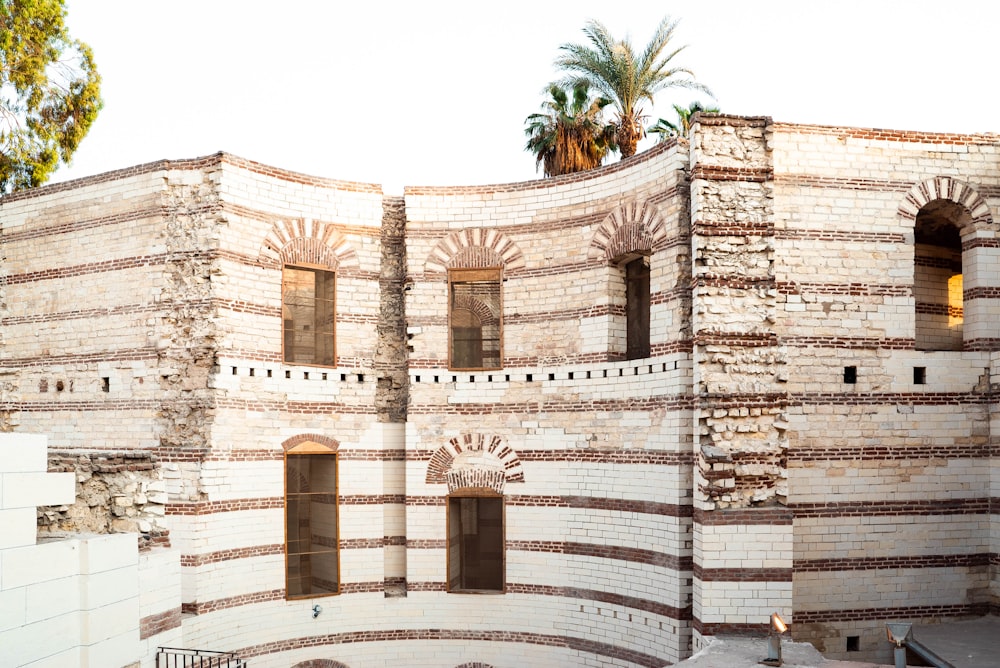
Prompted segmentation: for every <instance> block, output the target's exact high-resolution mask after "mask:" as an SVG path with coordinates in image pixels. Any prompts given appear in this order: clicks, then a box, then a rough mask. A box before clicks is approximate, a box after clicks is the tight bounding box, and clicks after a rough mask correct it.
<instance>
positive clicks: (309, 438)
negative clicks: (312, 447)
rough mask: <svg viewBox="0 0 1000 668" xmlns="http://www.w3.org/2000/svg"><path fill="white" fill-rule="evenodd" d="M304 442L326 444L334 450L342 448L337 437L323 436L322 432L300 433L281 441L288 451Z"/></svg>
mask: <svg viewBox="0 0 1000 668" xmlns="http://www.w3.org/2000/svg"><path fill="white" fill-rule="evenodd" d="M302 443H318V444H320V445H325V446H326V447H328V448H330V449H331V450H333V451H336V450H337V449H339V448H340V442H338V441H337V440H336V439H333V438H330V437H329V436H323V435H322V434H298V435H297V436H292V437H291V438H287V439H285V440H284V441H282V443H281V448H282V449H283V450H284V451H285V452H288V451H289V450H291V449H292V448H294V447H295V446H297V445H301V444H302Z"/></svg>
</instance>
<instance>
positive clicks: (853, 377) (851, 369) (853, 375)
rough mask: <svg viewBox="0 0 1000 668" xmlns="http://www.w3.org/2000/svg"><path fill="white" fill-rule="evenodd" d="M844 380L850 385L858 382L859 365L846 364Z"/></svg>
mask: <svg viewBox="0 0 1000 668" xmlns="http://www.w3.org/2000/svg"><path fill="white" fill-rule="evenodd" d="M844 382H845V383H847V384H848V385H854V384H855V383H857V382H858V367H856V366H845V367H844Z"/></svg>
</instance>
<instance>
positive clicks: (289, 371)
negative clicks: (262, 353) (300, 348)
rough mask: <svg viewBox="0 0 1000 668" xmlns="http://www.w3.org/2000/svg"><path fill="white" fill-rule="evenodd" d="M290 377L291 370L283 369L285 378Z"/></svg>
mask: <svg viewBox="0 0 1000 668" xmlns="http://www.w3.org/2000/svg"><path fill="white" fill-rule="evenodd" d="M291 377H292V372H291V370H286V371H285V378H291Z"/></svg>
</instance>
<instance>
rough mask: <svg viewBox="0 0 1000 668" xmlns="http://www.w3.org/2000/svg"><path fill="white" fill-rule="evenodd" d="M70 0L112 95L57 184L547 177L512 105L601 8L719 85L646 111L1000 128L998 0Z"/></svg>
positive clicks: (388, 183) (637, 39) (542, 79)
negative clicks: (140, 177) (203, 160)
mask: <svg viewBox="0 0 1000 668" xmlns="http://www.w3.org/2000/svg"><path fill="white" fill-rule="evenodd" d="M67 6H68V8H69V27H70V31H71V33H72V34H73V36H75V37H77V38H79V39H81V40H83V41H85V42H87V43H88V44H90V46H91V47H92V48H93V50H94V53H95V57H96V60H97V64H98V69H99V71H100V73H101V75H102V77H103V81H104V83H103V95H104V101H105V104H104V110H103V111H102V112H101V115H100V117H99V118H98V120H97V122H96V124H95V125H94V127H93V128H92V129H91V131H90V134H89V136H88V137H87V138H86V139H85V140H84V142H83V144H82V145H81V147H80V149H79V150H78V151H77V154H76V156H75V158H74V160H73V164H72V166H71V167H69V168H66V167H63V168H62V169H60V171H59V172H58V173H57V174H56V175H55V177H54V179H53V180H54V181H61V180H66V179H70V178H78V177H83V176H89V175H92V174H97V173H100V172H104V171H108V170H112V169H119V168H124V167H129V166H132V165H136V164H140V163H144V162H150V161H154V160H159V159H162V158H194V157H198V156H202V155H207V154H210V153H214V152H216V151H227V152H229V153H233V154H236V155H239V156H241V157H244V158H249V159H251V160H256V161H258V162H263V163H266V164H270V165H273V166H276V167H280V168H284V169H289V170H293V171H298V172H303V173H306V174H312V175H317V176H325V177H330V178H336V179H344V180H349V181H361V182H366V183H381V184H383V185H384V187H385V189H386V191H387V192H389V193H400V192H402V186H403V185H404V184H406V185H465V184H488V183H506V182H512V181H526V180H531V179H535V178H540V176H541V175H540V174H539V173H537V172H536V171H535V162H534V158H533V157H532V156H531V155H530V154H529V153H527V152H525V151H524V148H523V147H524V142H525V136H524V119H525V117H526V116H527V115H528V114H531V113H534V112H536V111H538V110H539V105H540V104H541V102H542V101H543V99H544V95H543V90H544V88H545V86H546V84H547V83H548V82H549V81H551V80H552V79H554V78H556V76H557V72H556V71H555V70H554V68H553V67H552V62H553V60H554V59H555V58H556V56H557V55H558V53H559V50H558V47H559V45H560V44H563V43H565V42H582V41H583V40H584V36H583V34H582V33H581V29H582V28H583V26H584V24H585V22H586V21H587V20H588V19H591V18H594V19H597V20H600V21H602V22H604V23H605V25H607V26H608V28H609V29H610V30H611V31H612V33H613V34H615V35H625V34H629V35H630V36H631V38H632V41H633V44H634V45H635V46H636V48H641V46H643V45H645V44H646V42H647V41H648V40H649V38H650V37H651V35H652V32H653V30H654V28H655V26H656V25H657V23H658V22H659V20H660V19H661V18H662V17H663V15H664V14H665V13H670V14H671V15H672V16H674V17H675V18H678V19H680V25H679V27H678V30H677V33H676V39H677V44H678V45H684V44H686V45H688V47H687V49H686V50H685V51H684V52H682V53H681V54H680V56H678V58H677V60H676V61H675V62H676V63H677V64H679V65H682V66H685V67H688V68H689V69H692V70H693V71H694V72H695V74H696V75H697V78H698V80H699V81H701V82H702V83H704V84H706V85H708V86H709V87H711V88H712V90H713V92H714V93H715V94H716V99H715V100H714V101H713V100H710V99H707V98H706V97H705V96H704V95H701V94H697V93H694V92H691V91H686V90H675V91H667V92H664V93H661V94H660V95H659V96H658V97H657V100H656V101H657V105H656V108H655V109H654V108H648V109H647V112H648V113H649V114H650V116H651V118H652V120H654V121H655V119H656V118H657V117H659V116H663V117H665V118H668V119H671V120H674V119H675V118H676V115H675V113H674V111H673V109H672V105H673V104H675V103H677V104H681V105H684V106H687V104H688V103H690V102H691V101H692V100H695V99H702V100H703V101H704V102H707V103H712V102H714V103H715V104H716V105H717V106H719V107H720V108H721V109H722V111H724V112H727V113H733V114H740V115H762V116H770V117H772V118H774V119H775V120H777V121H784V122H791V123H817V124H824V125H845V126H861V127H879V128H892V129H899V130H928V131H941V132H1000V108H998V102H1000V84H998V82H997V78H996V65H997V63H998V58H997V37H996V30H997V26H998V25H1000V3H997V2H994V1H993V0H950V1H949V2H940V1H934V2H927V1H923V0H867V1H866V2H855V1H840V2H830V1H812V0H787V1H785V0H753V1H748V0H712V1H711V2H701V3H699V2H685V3H680V2H673V3H671V2H660V1H657V2H652V1H643V0H639V1H632V2H628V1H625V2H609V1H608V0H604V1H603V2H597V1H592V0H573V1H572V2H550V1H548V0H533V1H522V0H504V1H502V2H469V1H467V0H466V1H463V2H443V1H442V2H435V1H432V0H424V1H418V2H400V3H398V5H397V4H396V3H390V2H381V1H379V0H368V1H365V0H351V1H350V2H341V1H326V2H320V1H319V0H314V1H307V0H282V1H280V2H279V1H275V0H270V1H268V2H262V1H259V0H232V1H230V0H171V1H170V2H153V1H148V2H143V1H140V0H67ZM647 145H648V144H647ZM645 146H646V145H643V144H641V145H640V149H642V148H643V147H645Z"/></svg>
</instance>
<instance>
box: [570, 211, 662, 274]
mask: <svg viewBox="0 0 1000 668" xmlns="http://www.w3.org/2000/svg"><path fill="white" fill-rule="evenodd" d="M665 241H666V228H665V224H664V222H663V217H662V216H661V215H660V211H659V209H657V207H656V206H655V205H653V204H652V203H650V202H647V201H642V202H628V203H626V204H623V205H621V206H620V207H618V208H617V209H615V210H614V211H612V212H611V213H609V214H608V215H607V216H605V217H604V220H602V221H601V224H600V225H599V226H598V227H597V230H596V231H595V232H594V236H593V237H592V238H591V240H590V250H589V252H588V254H589V256H590V257H591V258H592V259H595V260H603V261H606V262H613V261H615V260H617V259H618V258H621V257H623V256H627V255H635V254H641V255H648V254H649V253H651V252H652V251H653V249H654V248H655V247H657V246H659V245H661V244H662V243H664V242H665Z"/></svg>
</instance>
